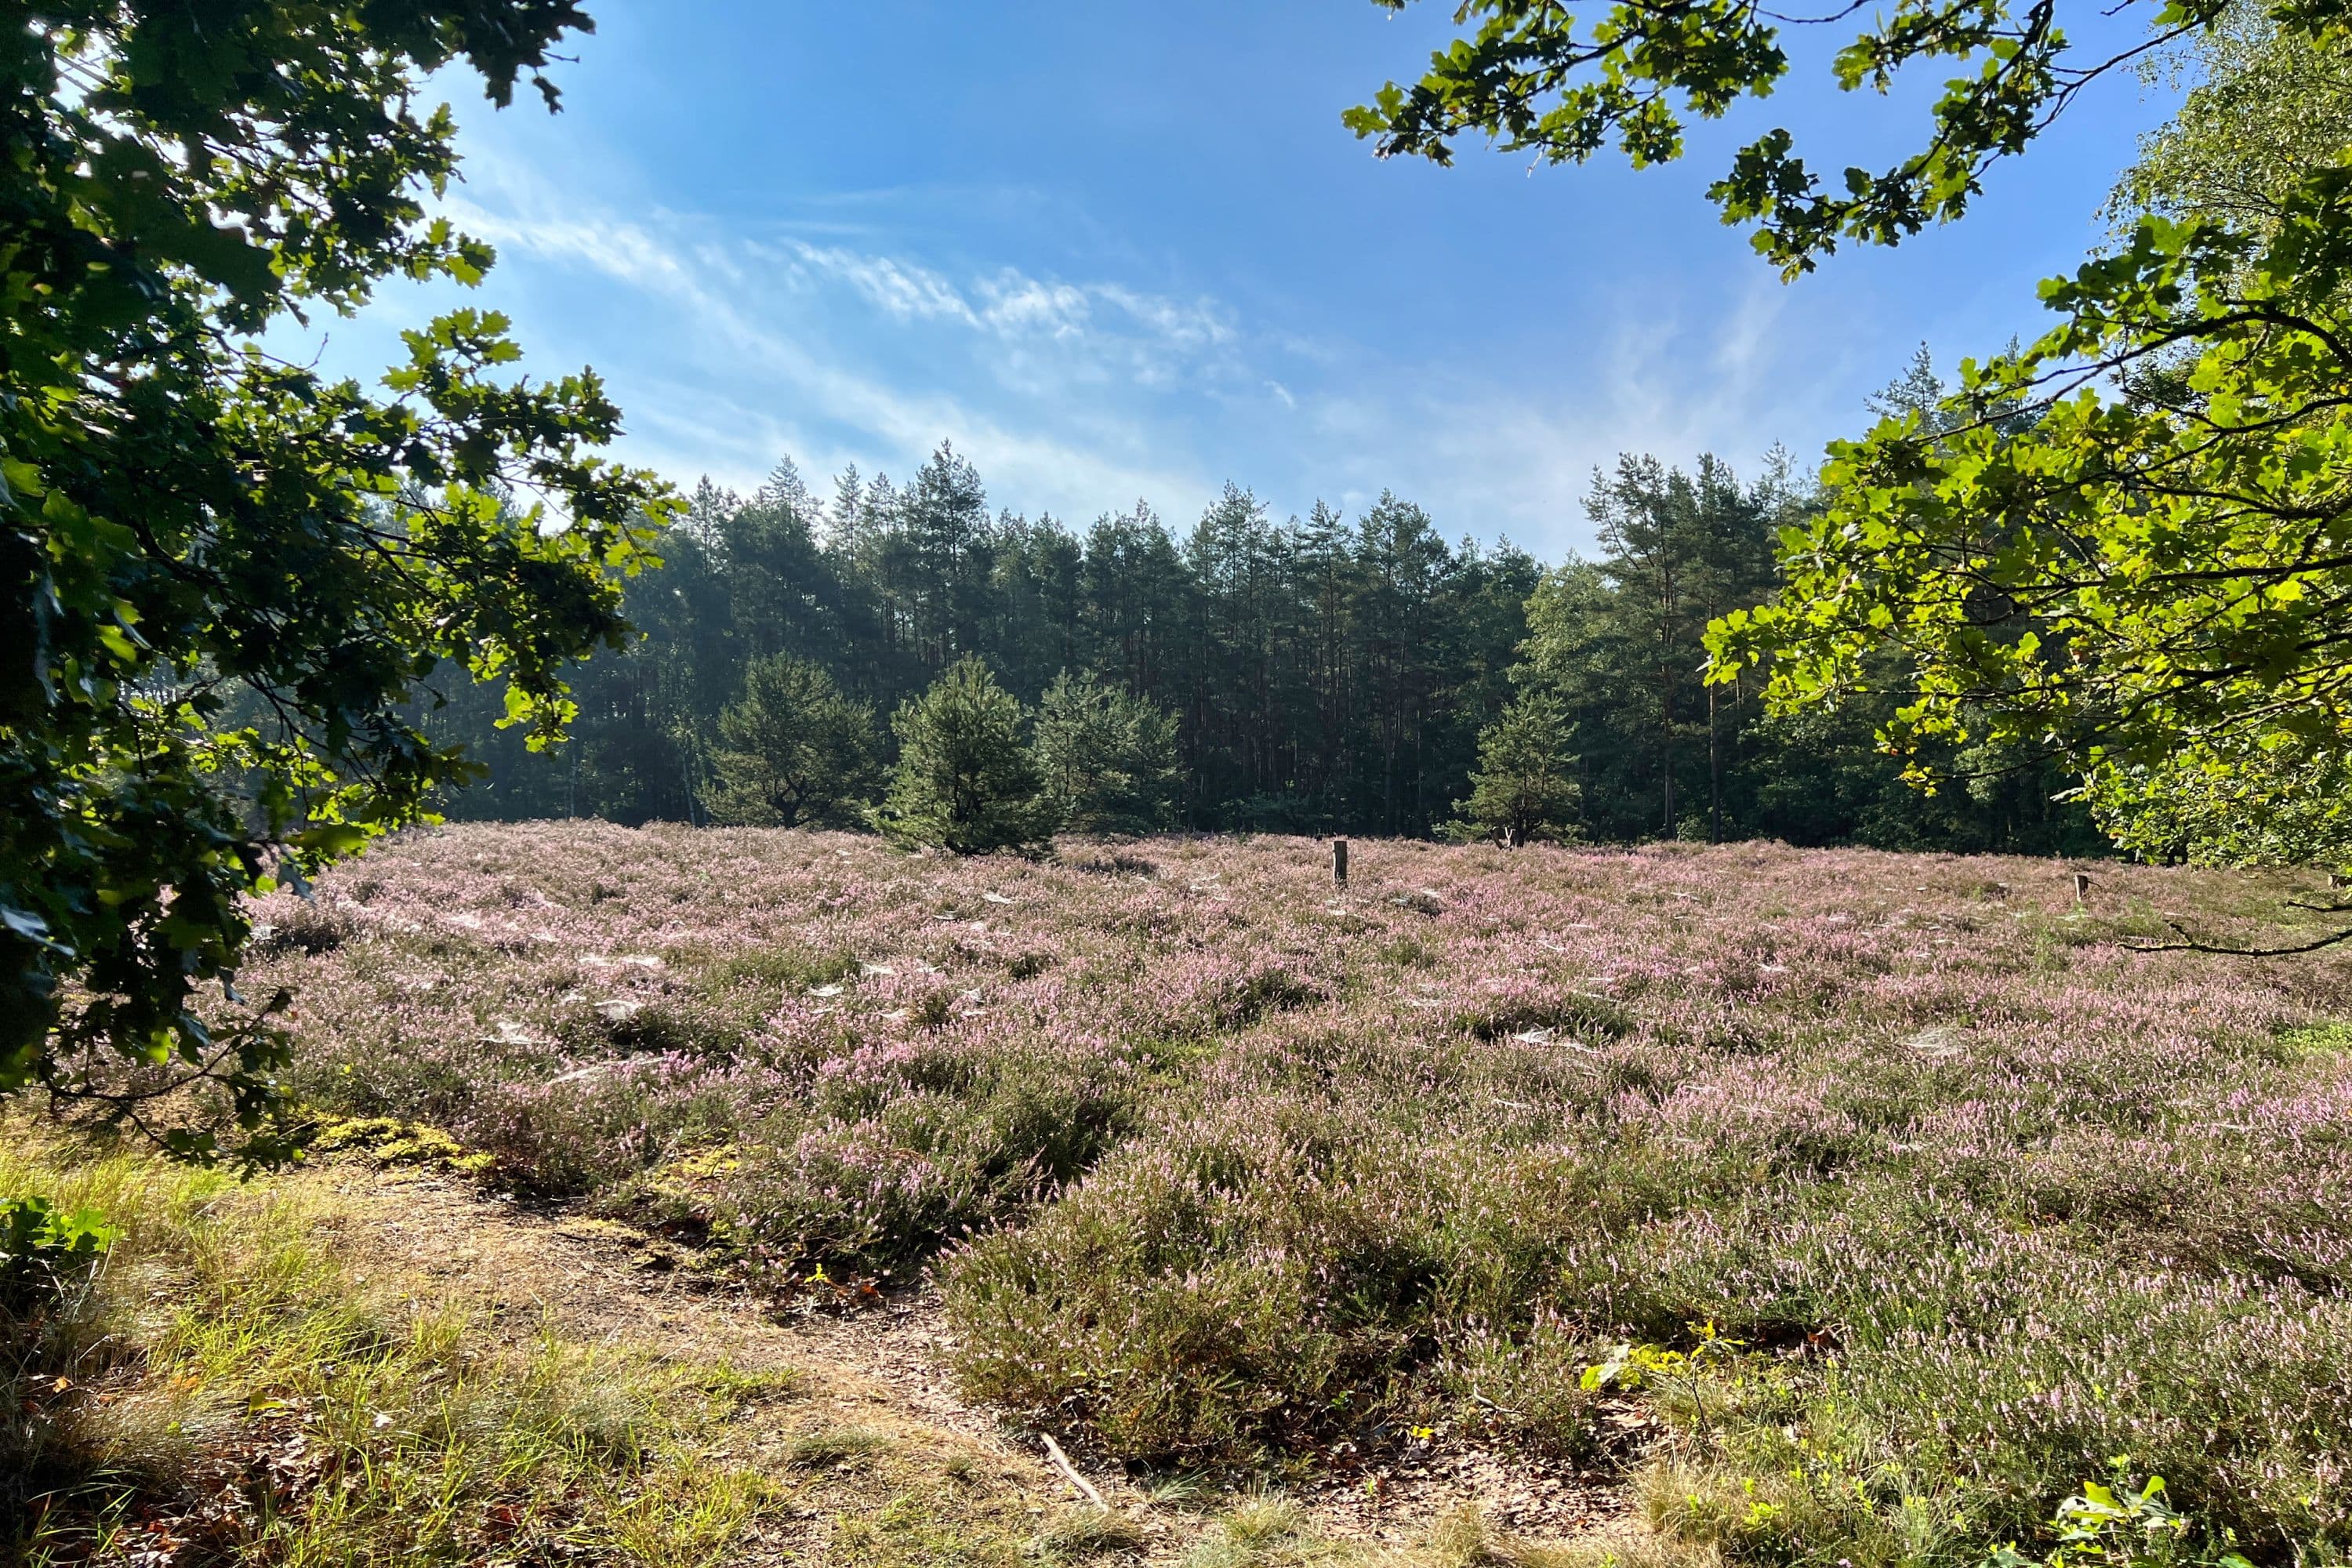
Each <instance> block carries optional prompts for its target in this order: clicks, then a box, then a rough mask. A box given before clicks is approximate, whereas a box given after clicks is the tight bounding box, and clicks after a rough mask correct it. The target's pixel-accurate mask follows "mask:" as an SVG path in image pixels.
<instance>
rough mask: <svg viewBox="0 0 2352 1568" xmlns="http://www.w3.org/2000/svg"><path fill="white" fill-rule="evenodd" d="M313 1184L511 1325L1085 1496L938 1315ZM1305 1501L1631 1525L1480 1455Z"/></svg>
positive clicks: (1513, 1526) (1057, 1498)
mask: <svg viewBox="0 0 2352 1568" xmlns="http://www.w3.org/2000/svg"><path fill="white" fill-rule="evenodd" d="M308 1179H310V1180H314V1181H319V1182H321V1183H324V1184H328V1185H329V1186H331V1188H332V1189H333V1190H334V1191H335V1193H336V1195H337V1199H338V1202H337V1203H336V1205H334V1213H335V1215H337V1217H336V1218H335V1219H334V1220H333V1221H332V1222H331V1223H333V1224H335V1225H337V1226H341V1227H342V1228H344V1229H345V1231H346V1232H347V1234H346V1236H345V1237H344V1240H345V1242H346V1244H347V1245H348V1246H349V1247H351V1248H352V1251H353V1252H354V1253H355V1254H356V1255H358V1256H360V1257H362V1258H364V1257H369V1256H382V1257H383V1258H385V1259H386V1260H387V1262H388V1263H396V1264H397V1266H398V1267H399V1268H400V1269H401V1270H402V1271H404V1272H407V1273H412V1274H416V1275H422V1276H424V1277H425V1278H428V1279H434V1280H436V1281H440V1282H445V1283H446V1288H447V1289H448V1290H449V1291H450V1292H451V1293H452V1294H457V1295H462V1296H465V1297H468V1298H471V1299H473V1300H478V1301H480V1302H482V1303H483V1304H484V1305H486V1306H488V1307H489V1308H491V1309H493V1310H496V1311H498V1312H499V1314H500V1316H501V1317H503V1318H505V1319H506V1320H507V1321H510V1322H515V1323H518V1324H524V1325H527V1324H530V1323H535V1322H537V1321H541V1319H542V1318H543V1317H544V1318H547V1319H551V1320H552V1321H554V1322H555V1323H557V1324H558V1325H560V1326H561V1328H562V1330H563V1331H564V1332H565V1334H566V1336H567V1337H570V1338H572V1339H575V1340H577V1341H580V1342H585V1343H599V1344H612V1345H628V1346H635V1347H639V1348H646V1347H651V1348H653V1349H654V1350H656V1352H659V1353H662V1354H665V1355H676V1356H678V1357H681V1358H690V1359H694V1360H699V1361H725V1362H728V1363H731V1364H733V1365H735V1366H738V1367H740V1368H742V1369H744V1370H746V1371H758V1370H767V1369H772V1368H777V1367H786V1366H789V1367H791V1368H793V1369H794V1370H795V1371H797V1372H799V1373H803V1374H804V1375H806V1376H808V1377H810V1378H812V1379H813V1380H814V1383H815V1384H816V1393H817V1396H818V1397H820V1398H824V1399H827V1400H830V1401H831V1402H832V1403H834V1404H835V1405H838V1406H840V1407H841V1408H842V1409H843V1411H844V1412H845V1414H854V1415H855V1416H856V1419H857V1420H858V1421H860V1422H862V1423H865V1424H867V1425H880V1426H887V1427H888V1428H890V1429H891V1430H893V1431H894V1432H896V1433H898V1435H900V1436H902V1437H904V1438H906V1439H908V1440H909V1441H913V1442H919V1443H932V1444H938V1443H948V1444H952V1445H955V1446H957V1447H964V1446H970V1447H976V1448H978V1449H979V1450H981V1451H982V1452H984V1453H986V1454H987V1455H988V1456H989V1457H990V1458H991V1459H992V1461H993V1462H994V1463H995V1464H996V1465H997V1466H999V1467H1001V1468H1002V1473H1003V1475H1005V1476H1006V1477H1007V1478H1008V1479H1012V1480H1013V1481H1014V1482H1015V1484H1017V1485H1019V1486H1021V1487H1022V1488H1023V1489H1024V1491H1027V1492H1029V1493H1031V1494H1033V1495H1032V1497H1031V1503H1032V1505H1033V1511H1040V1512H1042V1511H1045V1510H1048V1509H1051V1508H1056V1507H1060V1506H1062V1505H1064V1504H1065V1503H1066V1502H1068V1501H1069V1500H1072V1499H1073V1498H1074V1496H1075V1490H1074V1489H1072V1488H1071V1487H1070V1486H1069V1485H1068V1483H1067V1482H1066V1481H1065V1480H1064V1479H1062V1478H1061V1477H1060V1476H1058V1475H1056V1474H1055V1473H1054V1472H1053V1471H1052V1470H1051V1469H1050V1468H1047V1466H1046V1465H1045V1463H1044V1461H1043V1458H1042V1454H1041V1449H1040V1446H1039V1445H1038V1443H1037V1441H1036V1440H1035V1439H1034V1437H1031V1436H1025V1435H1024V1434H1020V1433H1017V1432H1014V1431H1013V1430H1011V1429H1009V1428H1008V1427H1006V1426H1004V1425H1003V1424H1002V1423H1001V1422H1000V1421H999V1420H998V1418H997V1417H996V1416H995V1415H994V1414H993V1413H992V1412H990V1411H988V1410H986V1409H984V1408H981V1407H976V1406H973V1405H969V1404H967V1403H965V1402H964V1401H963V1400H962V1399H961V1397H959V1396H958V1394H957V1393H956V1390H955V1386H954V1384H953V1381H952V1379H951V1378H950V1374H949V1373H948V1370H947V1368H948V1358H949V1352H950V1349H951V1346H952V1341H951V1339H950V1335H949V1331H948V1329H947V1325H946V1322H945V1320H944V1317H943V1315H942V1314H941V1312H940V1310H939V1308H938V1306H937V1304H936V1302H933V1301H929V1300H918V1301H914V1302H911V1303H901V1304H896V1305H891V1306H886V1307H881V1308H877V1309H874V1310H866V1311H861V1312H857V1313H855V1314H851V1315H847V1316H836V1315H825V1314H803V1313H778V1312H777V1311H775V1310H773V1308H772V1305H771V1304H770V1303H768V1302H766V1301H765V1300H762V1299H760V1298H755V1297H754V1296H752V1295H751V1293H750V1292H748V1291H745V1290H742V1289H736V1288H733V1287H730V1286H726V1285H722V1284H714V1283H712V1282H711V1281H710V1280H709V1279H708V1278H707V1277H705V1276H702V1275H700V1274H698V1273H697V1272H696V1271H694V1270H692V1269H689V1268H680V1267H677V1263H678V1261H679V1255H678V1253H677V1250H676V1249H675V1248H674V1247H671V1246H670V1245H669V1244H667V1243H666V1242H663V1241H661V1240H659V1239H657V1238H655V1237H647V1236H646V1235H644V1234H643V1233H640V1232H637V1231H635V1230H632V1229H631V1228H629V1227H628V1226H621V1225H616V1224H614V1223H612V1222H610V1221H605V1220H598V1219H593V1218H584V1217H581V1216H576V1215H562V1214H544V1213H537V1212H533V1211H531V1210H530V1209H527V1208H524V1207H522V1206H520V1205H516V1204H514V1203H512V1202H509V1201H505V1200H503V1199H499V1198H494V1197H488V1196H485V1195H484V1194H481V1193H480V1192H479V1190H478V1189H477V1188H475V1187H473V1186H471V1185H470V1184H466V1183H464V1182H461V1181H457V1180H455V1179H452V1178H446V1177H442V1176H437V1175H432V1174H425V1173H416V1172H414V1171H401V1170H394V1171H387V1172H381V1173H379V1172H376V1171H373V1170H371V1169H370V1168H368V1167H367V1166H366V1165H364V1164H363V1163H337V1164H335V1165H332V1166H330V1167H328V1168H326V1169H323V1170H320V1171H318V1172H316V1173H313V1174H312V1175H311V1176H310V1177H309V1178H308ZM1078 1463H1079V1466H1080V1468H1081V1470H1082V1471H1083V1472H1084V1473H1085V1474H1086V1475H1087V1479H1089V1480H1090V1481H1092V1482H1093V1483H1094V1485H1095V1486H1096V1487H1097V1488H1098V1489H1100V1490H1101V1491H1102V1493H1103V1495H1104V1496H1105V1497H1106V1498H1108V1499H1109V1500H1111V1501H1112V1502H1113V1503H1114V1504H1116V1505H1118V1506H1119V1507H1121V1508H1125V1509H1130V1510H1134V1511H1135V1512H1136V1513H1137V1515H1138V1516H1139V1518H1141V1519H1144V1520H1147V1521H1149V1523H1148V1525H1147V1529H1146V1533H1147V1535H1148V1536H1149V1537H1150V1539H1151V1541H1152V1544H1153V1548H1154V1550H1153V1552H1152V1553H1151V1554H1152V1555H1153V1556H1154V1557H1155V1558H1157V1557H1161V1556H1164V1555H1172V1554H1173V1553H1175V1552H1178V1551H1180V1550H1181V1547H1182V1546H1183V1545H1184V1544H1185V1543H1187V1542H1189V1541H1190V1540H1191V1539H1192V1537H1193V1536H1195V1535H1196V1534H1197V1533H1198V1532H1199V1530H1200V1528H1201V1526H1202V1521H1201V1517H1200V1515H1199V1514H1198V1513H1197V1512H1195V1511H1191V1510H1184V1511H1179V1510H1171V1509H1169V1508H1166V1507H1157V1508H1155V1507H1151V1506H1150V1502H1149V1500H1148V1498H1147V1497H1146V1496H1145V1495H1144V1493H1143V1492H1142V1491H1140V1490H1139V1489H1138V1488H1137V1487H1136V1486H1135V1485H1134V1484H1133V1483H1132V1482H1131V1481H1130V1480H1129V1479H1128V1477H1127V1476H1126V1475H1125V1474H1124V1473H1123V1472H1121V1471H1119V1470H1118V1469H1116V1468H1108V1467H1105V1466H1102V1465H1098V1464H1089V1463H1088V1462H1087V1460H1086V1459H1085V1458H1083V1457H1081V1458H1079V1460H1078ZM1368 1482H1369V1484H1368ZM1297 1498H1298V1500H1299V1501H1300V1502H1301V1503H1302V1504H1303V1505H1305V1507H1306V1508H1307V1510H1308V1513H1309V1515H1310V1517H1311V1519H1312V1521H1313V1522H1314V1524H1315V1526H1316V1528H1317V1529H1318V1532H1320V1533H1325V1534H1328V1535H1331V1536H1336V1537H1344V1538H1354V1539H1359V1540H1370V1541H1381V1542H1401V1541H1406V1540H1410V1539H1413V1538H1416V1537H1418V1536H1419V1535H1421V1534H1422V1533H1423V1532H1424V1531H1426V1529H1427V1528H1428V1526H1429V1524H1430V1522H1431V1521H1433V1520H1434V1519H1436V1518H1438V1517H1439V1516H1441V1515H1443V1514H1444V1513H1446V1512H1448V1511H1450V1510H1454V1509H1455V1508H1458V1507H1460V1506H1462V1505H1464V1504H1465V1503H1471V1504H1475V1505H1476V1506H1477V1507H1478V1508H1479V1509H1480V1510H1482V1511H1483V1512H1484V1513H1485V1514H1486V1517H1487V1518H1488V1519H1489V1520H1490V1521H1493V1522H1494V1523H1495V1524H1496V1525H1498V1526H1500V1527H1502V1528H1504V1529H1507V1530H1510V1531H1516V1532H1518V1533H1521V1534H1524V1535H1528V1536H1535V1537H1549V1538H1558V1537H1560V1536H1565V1535H1570V1534H1574V1533H1579V1532H1581V1531H1587V1530H1591V1529H1593V1528H1596V1527H1602V1526H1606V1525H1609V1524H1611V1523H1612V1521H1618V1520H1620V1519H1622V1515H1623V1512H1624V1508H1625V1503H1624V1500H1623V1494H1622V1487H1620V1486H1619V1485H1617V1484H1616V1483H1615V1482H1614V1481H1613V1479H1611V1478H1607V1477H1593V1476H1579V1475H1577V1474H1574V1473H1573V1472H1570V1471H1567V1470H1562V1469H1552V1468H1545V1467H1542V1466H1539V1465H1535V1464H1532V1463H1530V1462H1528V1461H1527V1460H1525V1459H1523V1458H1517V1457H1506V1456H1503V1455H1499V1454H1496V1453H1493V1452H1489V1451H1485V1450H1481V1449H1477V1448H1475V1447H1454V1448H1452V1449H1447V1450H1440V1451H1434V1452H1431V1453H1428V1454H1426V1455H1425V1456H1423V1458H1420V1459H1418V1460H1409V1461H1405V1462H1402V1463H1398V1464H1394V1465H1391V1466H1385V1467H1383V1468H1381V1470H1380V1471H1379V1472H1378V1473H1377V1474H1376V1475H1374V1476H1371V1477H1365V1476H1350V1477H1339V1476H1333V1477H1330V1478H1328V1479H1324V1480H1321V1481H1318V1482H1315V1483H1311V1484H1309V1485H1308V1486H1307V1487H1306V1488H1305V1489H1302V1490H1301V1491H1300V1492H1298V1493H1297ZM1195 1507H1197V1504H1196V1505H1195Z"/></svg>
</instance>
